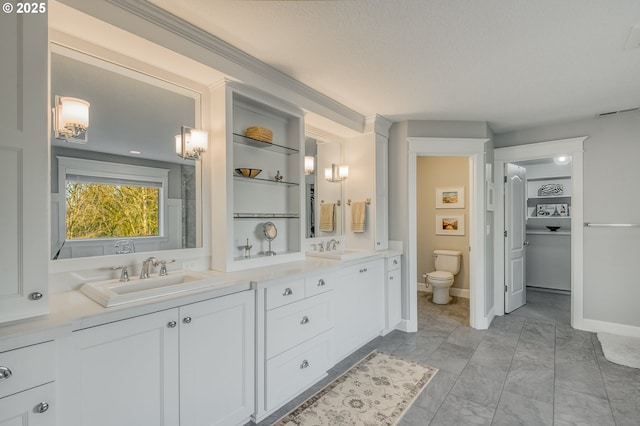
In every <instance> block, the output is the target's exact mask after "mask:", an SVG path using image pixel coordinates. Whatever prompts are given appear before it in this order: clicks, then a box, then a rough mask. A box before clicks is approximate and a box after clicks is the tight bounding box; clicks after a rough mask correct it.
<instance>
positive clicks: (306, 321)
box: [300, 315, 309, 324]
mask: <svg viewBox="0 0 640 426" xmlns="http://www.w3.org/2000/svg"><path fill="white" fill-rule="evenodd" d="M308 323H309V317H308V316H306V315H305V316H303V317H302V320H301V321H300V324H308Z"/></svg>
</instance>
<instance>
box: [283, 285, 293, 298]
mask: <svg viewBox="0 0 640 426" xmlns="http://www.w3.org/2000/svg"><path fill="white" fill-rule="evenodd" d="M292 294H293V290H291V289H290V288H289V287H287V288H285V289H284V293H282V295H283V296H291V295H292Z"/></svg>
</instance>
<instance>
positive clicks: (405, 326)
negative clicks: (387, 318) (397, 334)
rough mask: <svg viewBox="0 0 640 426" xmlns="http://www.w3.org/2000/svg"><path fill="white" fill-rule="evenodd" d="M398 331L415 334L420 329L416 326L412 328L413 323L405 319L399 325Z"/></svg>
mask: <svg viewBox="0 0 640 426" xmlns="http://www.w3.org/2000/svg"><path fill="white" fill-rule="evenodd" d="M396 330H400V331H404V332H405V333H415V332H416V331H418V329H417V328H416V327H415V326H411V321H409V320H405V319H403V320H402V321H400V324H398V325H397V327H396Z"/></svg>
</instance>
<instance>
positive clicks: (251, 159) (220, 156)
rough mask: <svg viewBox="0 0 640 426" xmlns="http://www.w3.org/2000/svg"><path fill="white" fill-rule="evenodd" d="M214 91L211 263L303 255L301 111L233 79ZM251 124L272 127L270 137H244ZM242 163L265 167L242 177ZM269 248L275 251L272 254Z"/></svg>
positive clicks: (231, 265) (222, 266)
mask: <svg viewBox="0 0 640 426" xmlns="http://www.w3.org/2000/svg"><path fill="white" fill-rule="evenodd" d="M211 98H212V102H213V105H212V112H213V115H212V121H213V126H212V129H213V132H212V138H211V139H212V140H211V143H212V145H213V146H214V148H213V149H212V151H213V155H212V156H211V170H212V177H213V185H212V191H213V197H212V203H213V206H212V212H213V217H212V226H213V230H212V231H213V235H214V241H215V244H213V256H212V262H213V268H214V269H217V270H220V271H235V270H241V269H248V268H255V267H260V266H265V265H270V264H274V263H283V262H289V261H292V260H300V259H303V258H304V253H303V252H302V238H303V235H304V234H303V232H304V223H303V222H304V174H303V163H302V162H303V158H302V157H303V153H304V150H303V146H304V145H303V144H304V131H303V113H302V111H301V110H300V109H299V108H297V107H295V106H292V105H289V104H287V103H285V102H283V101H281V100H278V99H275V98H273V97H271V96H268V95H266V94H264V93H262V92H257V91H255V90H254V89H250V88H247V87H245V86H242V85H239V84H235V83H231V82H226V83H225V84H223V85H221V86H219V87H216V88H215V89H213V90H212V93H211ZM254 126H260V127H265V128H267V129H270V130H271V131H272V132H273V138H272V141H270V142H265V141H262V140H257V139H253V138H250V137H247V136H246V135H245V133H246V131H247V129H248V128H250V127H254ZM241 168H247V169H259V170H261V171H260V173H259V174H258V175H256V176H254V177H244V176H242V175H240V174H239V173H238V171H237V170H236V169H241ZM266 222H272V223H273V224H274V225H275V226H276V228H277V236H276V238H275V239H274V240H273V241H272V242H271V245H269V243H268V241H267V240H266V239H265V238H264V236H263V234H262V226H263V225H264V223H266ZM245 246H246V247H249V246H250V247H251V248H250V249H246V250H245ZM269 250H271V251H272V252H275V253H276V255H275V256H270V255H267V253H268V252H269Z"/></svg>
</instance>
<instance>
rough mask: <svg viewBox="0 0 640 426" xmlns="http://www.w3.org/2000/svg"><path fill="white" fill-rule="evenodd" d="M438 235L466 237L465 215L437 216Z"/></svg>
mask: <svg viewBox="0 0 640 426" xmlns="http://www.w3.org/2000/svg"><path fill="white" fill-rule="evenodd" d="M436 235H464V215H436Z"/></svg>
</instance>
